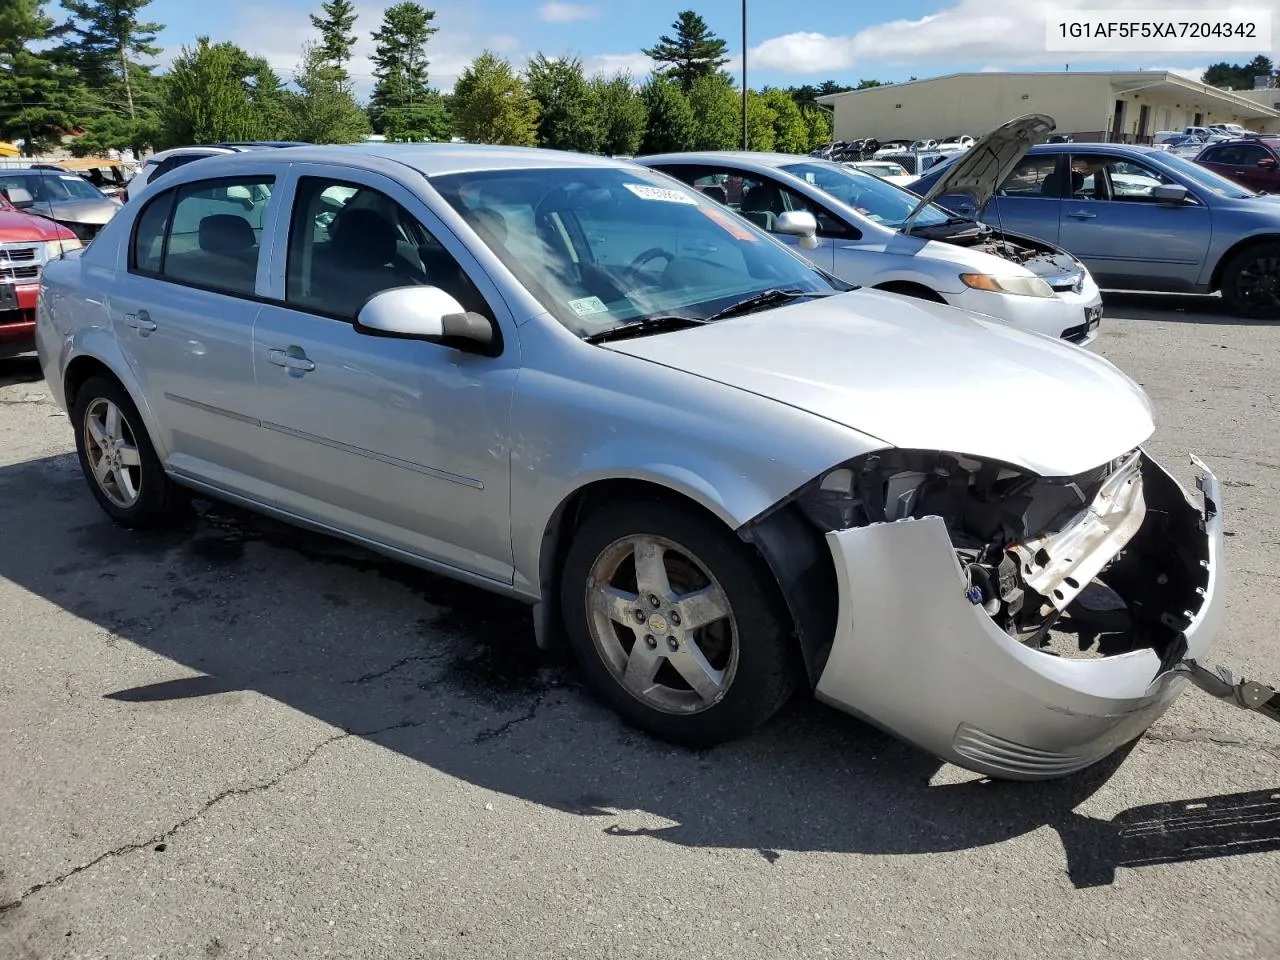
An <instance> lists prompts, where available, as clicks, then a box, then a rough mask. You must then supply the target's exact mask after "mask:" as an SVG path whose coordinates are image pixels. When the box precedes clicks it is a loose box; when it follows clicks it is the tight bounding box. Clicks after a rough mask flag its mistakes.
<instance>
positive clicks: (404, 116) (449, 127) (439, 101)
mask: <svg viewBox="0 0 1280 960" xmlns="http://www.w3.org/2000/svg"><path fill="white" fill-rule="evenodd" d="M380 132H381V133H382V134H383V135H384V136H386V138H387V139H388V140H398V141H402V142H421V141H423V140H448V139H449V137H450V135H451V134H452V133H453V117H452V116H451V115H450V113H449V108H448V107H447V106H446V105H445V99H444V97H442V96H441V95H440V92H439V91H438V90H428V91H427V92H426V94H425V95H424V96H423V98H422V99H421V100H419V101H418V102H416V103H413V104H411V105H409V106H407V107H403V108H401V109H399V110H388V111H387V112H386V113H385V114H383V116H382V130H381V131H380Z"/></svg>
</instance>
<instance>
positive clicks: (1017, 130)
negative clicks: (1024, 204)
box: [900, 113, 1056, 233]
mask: <svg viewBox="0 0 1280 960" xmlns="http://www.w3.org/2000/svg"><path fill="white" fill-rule="evenodd" d="M1055 127H1056V124H1055V123H1054V121H1053V118H1052V117H1049V116H1045V115H1044V114H1043V113H1029V114H1027V115H1026V116H1024V117H1018V118H1017V119H1016V120H1010V121H1009V122H1008V123H1005V124H1002V125H1000V126H998V127H996V128H995V129H994V130H992V131H991V132H990V133H988V134H987V135H986V136H985V137H983V138H982V139H981V140H979V141H978V142H977V143H975V144H974V145H973V146H972V147H970V148H969V149H968V150H966V151H965V152H964V153H962V154H960V155H959V157H958V158H957V159H956V161H955V162H954V163H952V164H951V166H950V167H949V168H948V169H947V172H946V173H944V174H943V175H942V176H941V177H939V178H938V182H937V183H935V184H934V185H933V189H932V190H930V191H929V192H928V193H926V194H925V195H924V196H923V197H921V198H920V202H919V203H918V204H916V207H915V209H914V210H912V211H911V215H910V216H909V217H907V219H906V221H904V222H903V224H902V226H901V227H900V229H901V231H902V232H903V233H910V232H911V225H912V224H913V223H915V219H916V217H917V216H919V215H920V211H921V210H923V209H925V208H926V207H928V206H929V204H931V203H933V201H934V200H936V199H937V198H938V197H941V196H948V195H951V194H964V195H965V196H968V197H971V198H972V199H973V203H974V209H975V210H982V209H984V208H985V207H986V205H987V201H988V200H990V199H991V198H992V196H994V195H995V192H996V190H997V189H998V188H999V187H1000V184H1002V183H1003V182H1004V179H1005V177H1007V176H1008V175H1009V174H1010V173H1012V172H1013V168H1014V167H1016V166H1017V165H1018V161H1020V160H1021V159H1022V158H1023V157H1024V156H1026V154H1027V151H1028V150H1030V149H1031V148H1032V147H1034V146H1035V145H1036V144H1037V143H1043V142H1044V139H1045V138H1046V137H1047V136H1049V134H1051V133H1053V131H1054V128H1055Z"/></svg>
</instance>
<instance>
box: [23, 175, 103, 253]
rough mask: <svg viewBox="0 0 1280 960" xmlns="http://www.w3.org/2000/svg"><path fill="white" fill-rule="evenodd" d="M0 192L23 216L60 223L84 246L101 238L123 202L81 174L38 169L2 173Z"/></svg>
mask: <svg viewBox="0 0 1280 960" xmlns="http://www.w3.org/2000/svg"><path fill="white" fill-rule="evenodd" d="M0 191H4V193H5V194H6V195H7V196H8V198H9V202H10V203H11V204H13V205H14V206H15V207H17V208H18V209H19V210H21V211H23V212H24V213H34V214H37V215H39V216H42V217H47V218H48V219H50V220H52V221H54V222H55V223H60V224H62V225H63V226H64V227H66V228H67V229H68V230H70V231H71V232H72V233H74V234H75V235H76V237H77V238H79V240H80V241H81V242H82V243H88V242H89V241H91V240H92V239H93V238H94V237H96V236H97V235H98V231H99V230H101V229H102V227H103V225H104V224H105V223H106V222H107V221H108V220H110V219H111V218H112V217H114V216H115V215H116V213H117V212H118V211H119V209H120V206H121V204H120V201H119V200H117V199H116V198H115V197H109V196H107V195H106V194H105V193H103V192H102V191H101V190H99V189H98V188H97V187H95V186H94V185H93V184H91V183H90V182H89V181H88V180H86V179H84V177H81V176H80V175H79V174H76V173H71V172H70V171H67V170H58V169H53V170H50V169H42V168H38V167H29V168H25V169H23V168H19V169H13V170H0Z"/></svg>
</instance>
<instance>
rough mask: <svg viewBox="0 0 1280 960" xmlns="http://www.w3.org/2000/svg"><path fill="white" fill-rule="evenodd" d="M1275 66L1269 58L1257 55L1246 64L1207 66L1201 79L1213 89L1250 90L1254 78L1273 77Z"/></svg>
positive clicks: (1223, 63) (1224, 63)
mask: <svg viewBox="0 0 1280 960" xmlns="http://www.w3.org/2000/svg"><path fill="white" fill-rule="evenodd" d="M1275 75H1276V69H1275V64H1274V63H1272V62H1271V58H1270V57H1267V56H1263V55H1261V54H1259V55H1258V56H1256V57H1254V58H1253V59H1252V60H1250V61H1249V62H1248V63H1243V64H1241V63H1226V62H1225V61H1224V62H1222V63H1215V64H1212V65H1211V66H1209V67H1208V68H1207V69H1206V70H1205V72H1204V76H1203V77H1202V78H1201V79H1202V80H1203V82H1204V83H1207V84H1209V85H1210V86H1214V87H1230V88H1231V89H1232V90H1252V89H1253V78H1254V77H1264V76H1265V77H1274V76H1275Z"/></svg>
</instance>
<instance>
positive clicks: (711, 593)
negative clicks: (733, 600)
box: [671, 584, 729, 630]
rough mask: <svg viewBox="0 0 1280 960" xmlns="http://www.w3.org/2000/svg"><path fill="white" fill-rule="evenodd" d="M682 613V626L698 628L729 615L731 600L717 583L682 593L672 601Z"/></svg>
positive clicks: (677, 611) (673, 606)
mask: <svg viewBox="0 0 1280 960" xmlns="http://www.w3.org/2000/svg"><path fill="white" fill-rule="evenodd" d="M671 606H672V608H673V609H674V610H675V611H676V613H678V614H679V615H680V627H681V628H682V629H684V630H696V629H698V628H699V627H705V626H706V625H707V624H709V623H715V622H716V621H717V620H723V619H724V618H725V617H727V616H729V601H728V598H726V597H725V595H724V593H723V592H721V590H720V588H719V587H717V586H716V585H715V584H712V585H710V586H707V587H703V588H702V589H701V590H695V591H694V592H693V593H686V594H682V595H681V596H679V597H677V598H676V600H675V602H674V603H672V605H671Z"/></svg>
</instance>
